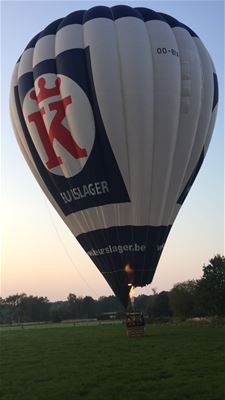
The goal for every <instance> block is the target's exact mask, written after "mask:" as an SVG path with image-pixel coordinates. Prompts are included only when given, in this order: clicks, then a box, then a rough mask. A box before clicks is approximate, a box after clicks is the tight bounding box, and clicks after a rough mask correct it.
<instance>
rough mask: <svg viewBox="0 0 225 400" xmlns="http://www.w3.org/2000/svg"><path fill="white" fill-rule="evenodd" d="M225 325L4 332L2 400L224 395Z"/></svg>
mask: <svg viewBox="0 0 225 400" xmlns="http://www.w3.org/2000/svg"><path fill="white" fill-rule="evenodd" d="M224 389H225V374H224V328H223V327H221V326H207V325H198V326H194V325H150V326H147V328H146V336H145V337H144V338H128V337H127V336H126V330H125V326H124V325H122V324H101V325H96V324H89V325H83V326H75V327H74V326H72V325H68V324H67V325H58V326H57V325H55V324H54V326H48V325H45V326H41V327H38V326H37V327H34V326H33V327H32V326H31V327H25V328H24V329H21V328H5V329H2V330H1V394H0V397H1V398H2V399H3V400H80V399H84V400H139V399H140V400H151V399H152V400H185V399H191V400H206V399H207V400H224V398H225V396H224V395H225V392H224Z"/></svg>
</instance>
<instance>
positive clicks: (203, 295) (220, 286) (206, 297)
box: [198, 254, 225, 316]
mask: <svg viewBox="0 0 225 400" xmlns="http://www.w3.org/2000/svg"><path fill="white" fill-rule="evenodd" d="M198 302H199V307H200V310H201V313H202V315H219V316H225V257H224V256H221V255H219V254H218V255H216V256H215V257H214V258H212V259H211V260H209V264H208V265H204V266H203V277H202V279H200V280H199V282H198Z"/></svg>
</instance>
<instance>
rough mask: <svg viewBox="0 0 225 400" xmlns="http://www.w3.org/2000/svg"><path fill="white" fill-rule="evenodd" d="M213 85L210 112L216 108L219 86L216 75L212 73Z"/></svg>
mask: <svg viewBox="0 0 225 400" xmlns="http://www.w3.org/2000/svg"><path fill="white" fill-rule="evenodd" d="M213 83H214V94H213V106H212V111H213V110H214V108H215V107H216V105H217V103H218V100H219V86H218V79H217V75H216V74H215V73H213Z"/></svg>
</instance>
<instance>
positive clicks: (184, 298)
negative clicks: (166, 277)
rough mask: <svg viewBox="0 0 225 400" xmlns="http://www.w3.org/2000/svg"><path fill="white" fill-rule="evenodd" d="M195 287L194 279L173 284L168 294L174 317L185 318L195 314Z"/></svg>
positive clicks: (196, 284) (196, 285) (196, 283)
mask: <svg viewBox="0 0 225 400" xmlns="http://www.w3.org/2000/svg"><path fill="white" fill-rule="evenodd" d="M197 287H198V281H196V280H190V281H186V282H182V283H177V284H176V285H174V287H173V289H172V290H171V291H170V294H169V305H170V309H171V310H172V313H173V315H174V316H175V317H178V318H181V319H185V318H191V317H194V316H196V293H197Z"/></svg>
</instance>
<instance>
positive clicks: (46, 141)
mask: <svg viewBox="0 0 225 400" xmlns="http://www.w3.org/2000/svg"><path fill="white" fill-rule="evenodd" d="M45 84H46V81H45V79H44V78H40V79H39V80H38V87H39V93H38V94H37V96H36V93H35V91H34V90H33V91H32V92H31V93H30V98H31V99H32V100H35V101H36V102H37V103H38V105H39V103H40V102H41V101H43V100H45V99H47V98H49V97H53V96H57V95H60V84H61V79H60V78H57V79H56V80H55V87H53V88H46V87H45ZM69 104H72V98H71V96H66V97H64V98H63V99H60V100H56V101H53V102H52V103H48V105H47V107H48V110H49V111H55V114H54V117H53V119H52V121H51V124H50V128H49V132H47V129H46V126H45V122H44V120H43V116H44V115H45V113H46V112H47V111H48V110H45V108H44V107H41V108H40V110H39V111H36V112H34V113H32V114H30V115H28V121H29V122H31V123H34V124H35V126H36V128H37V131H38V134H39V136H40V139H41V142H42V144H43V146H44V149H45V151H46V154H47V156H48V161H47V162H46V165H47V167H48V169H50V170H51V169H52V168H55V167H57V166H59V165H60V164H62V163H63V161H62V159H61V157H59V156H58V155H57V154H56V152H55V150H54V148H53V141H54V139H56V140H57V141H58V142H59V143H60V144H61V146H63V147H64V148H65V149H66V150H67V151H68V152H69V153H70V154H71V155H72V156H73V157H74V158H76V159H79V158H84V157H87V155H88V154H87V150H86V149H85V148H81V147H80V146H79V145H78V144H77V143H76V142H75V140H74V138H73V137H72V135H71V132H70V131H69V130H68V129H67V128H66V127H65V126H64V125H63V124H62V121H63V120H64V118H65V115H66V108H67V107H68V105H69Z"/></svg>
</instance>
